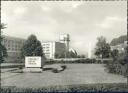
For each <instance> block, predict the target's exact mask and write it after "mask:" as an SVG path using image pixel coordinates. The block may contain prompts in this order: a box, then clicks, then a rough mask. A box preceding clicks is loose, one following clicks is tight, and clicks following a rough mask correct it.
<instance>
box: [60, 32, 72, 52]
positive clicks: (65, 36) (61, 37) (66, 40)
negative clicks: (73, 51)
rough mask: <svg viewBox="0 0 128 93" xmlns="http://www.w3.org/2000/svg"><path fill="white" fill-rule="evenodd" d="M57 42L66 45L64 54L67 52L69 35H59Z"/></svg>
mask: <svg viewBox="0 0 128 93" xmlns="http://www.w3.org/2000/svg"><path fill="white" fill-rule="evenodd" d="M59 42H61V43H64V44H65V45H66V52H69V42H70V36H69V34H61V35H60V38H59Z"/></svg>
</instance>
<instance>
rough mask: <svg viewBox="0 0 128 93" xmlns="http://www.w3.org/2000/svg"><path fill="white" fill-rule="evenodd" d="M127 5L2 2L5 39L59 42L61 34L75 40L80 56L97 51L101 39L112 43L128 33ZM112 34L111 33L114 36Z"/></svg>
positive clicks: (109, 3)
mask: <svg viewBox="0 0 128 93" xmlns="http://www.w3.org/2000/svg"><path fill="white" fill-rule="evenodd" d="M126 10H127V5H126V3H125V2H119V1H118V2H113V3H111V2H93V1H91V2H73V1H71V2H70V1H69V2H66V1H65V2H38V1H37V2H36V1H31V2H29V1H28V2H27V1H25V2H24V1H22V2H18V1H17V2H15V1H14V2H9V1H7V2H6V1H4V2H3V1H2V10H1V11H2V14H1V15H2V20H4V21H6V22H5V23H7V28H6V29H4V30H5V31H4V34H5V35H11V36H17V37H21V38H27V37H28V36H29V35H30V34H36V36H38V39H39V40H40V41H42V40H43V41H55V40H56V41H58V40H59V34H63V33H68V34H70V36H71V42H70V47H72V48H74V49H76V50H77V52H79V53H81V54H82V53H83V54H84V53H85V52H87V51H88V44H89V43H91V44H92V47H94V45H95V43H96V38H97V37H98V36H100V35H103V36H105V37H106V38H107V39H108V40H111V39H112V38H114V37H118V36H120V35H122V34H124V33H125V32H126V30H127V21H126V18H127V11H126ZM110 32H111V33H110Z"/></svg>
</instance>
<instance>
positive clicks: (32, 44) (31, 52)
mask: <svg viewBox="0 0 128 93" xmlns="http://www.w3.org/2000/svg"><path fill="white" fill-rule="evenodd" d="M21 55H22V58H24V57H25V56H41V57H43V56H44V55H43V50H42V46H41V43H40V41H39V40H37V38H36V36H35V35H30V36H29V37H28V39H27V40H26V42H25V44H24V45H23V47H22V49H21Z"/></svg>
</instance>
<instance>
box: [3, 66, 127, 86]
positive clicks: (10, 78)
mask: <svg viewBox="0 0 128 93" xmlns="http://www.w3.org/2000/svg"><path fill="white" fill-rule="evenodd" d="M53 65H54V64H53ZM65 65H67V69H65V70H64V71H62V72H60V73H52V72H51V71H43V72H42V73H11V72H5V73H1V75H2V82H1V83H2V84H1V85H2V86H16V87H18V88H33V87H34V88H41V87H44V86H45V87H47V86H59V85H62V86H65V85H80V84H97V83H101V84H102V83H126V82H127V79H126V78H124V77H123V76H121V75H115V74H110V73H107V72H105V71H104V69H105V67H104V64H65Z"/></svg>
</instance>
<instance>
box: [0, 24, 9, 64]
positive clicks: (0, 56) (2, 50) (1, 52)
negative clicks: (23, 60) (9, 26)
mask: <svg viewBox="0 0 128 93" xmlns="http://www.w3.org/2000/svg"><path fill="white" fill-rule="evenodd" d="M5 28H6V27H5V24H3V23H1V24H0V29H1V30H2V29H5ZM1 30H0V63H2V62H4V58H5V57H7V56H8V55H7V49H6V47H5V46H4V45H3V44H2V40H3V38H2V31H1Z"/></svg>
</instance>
